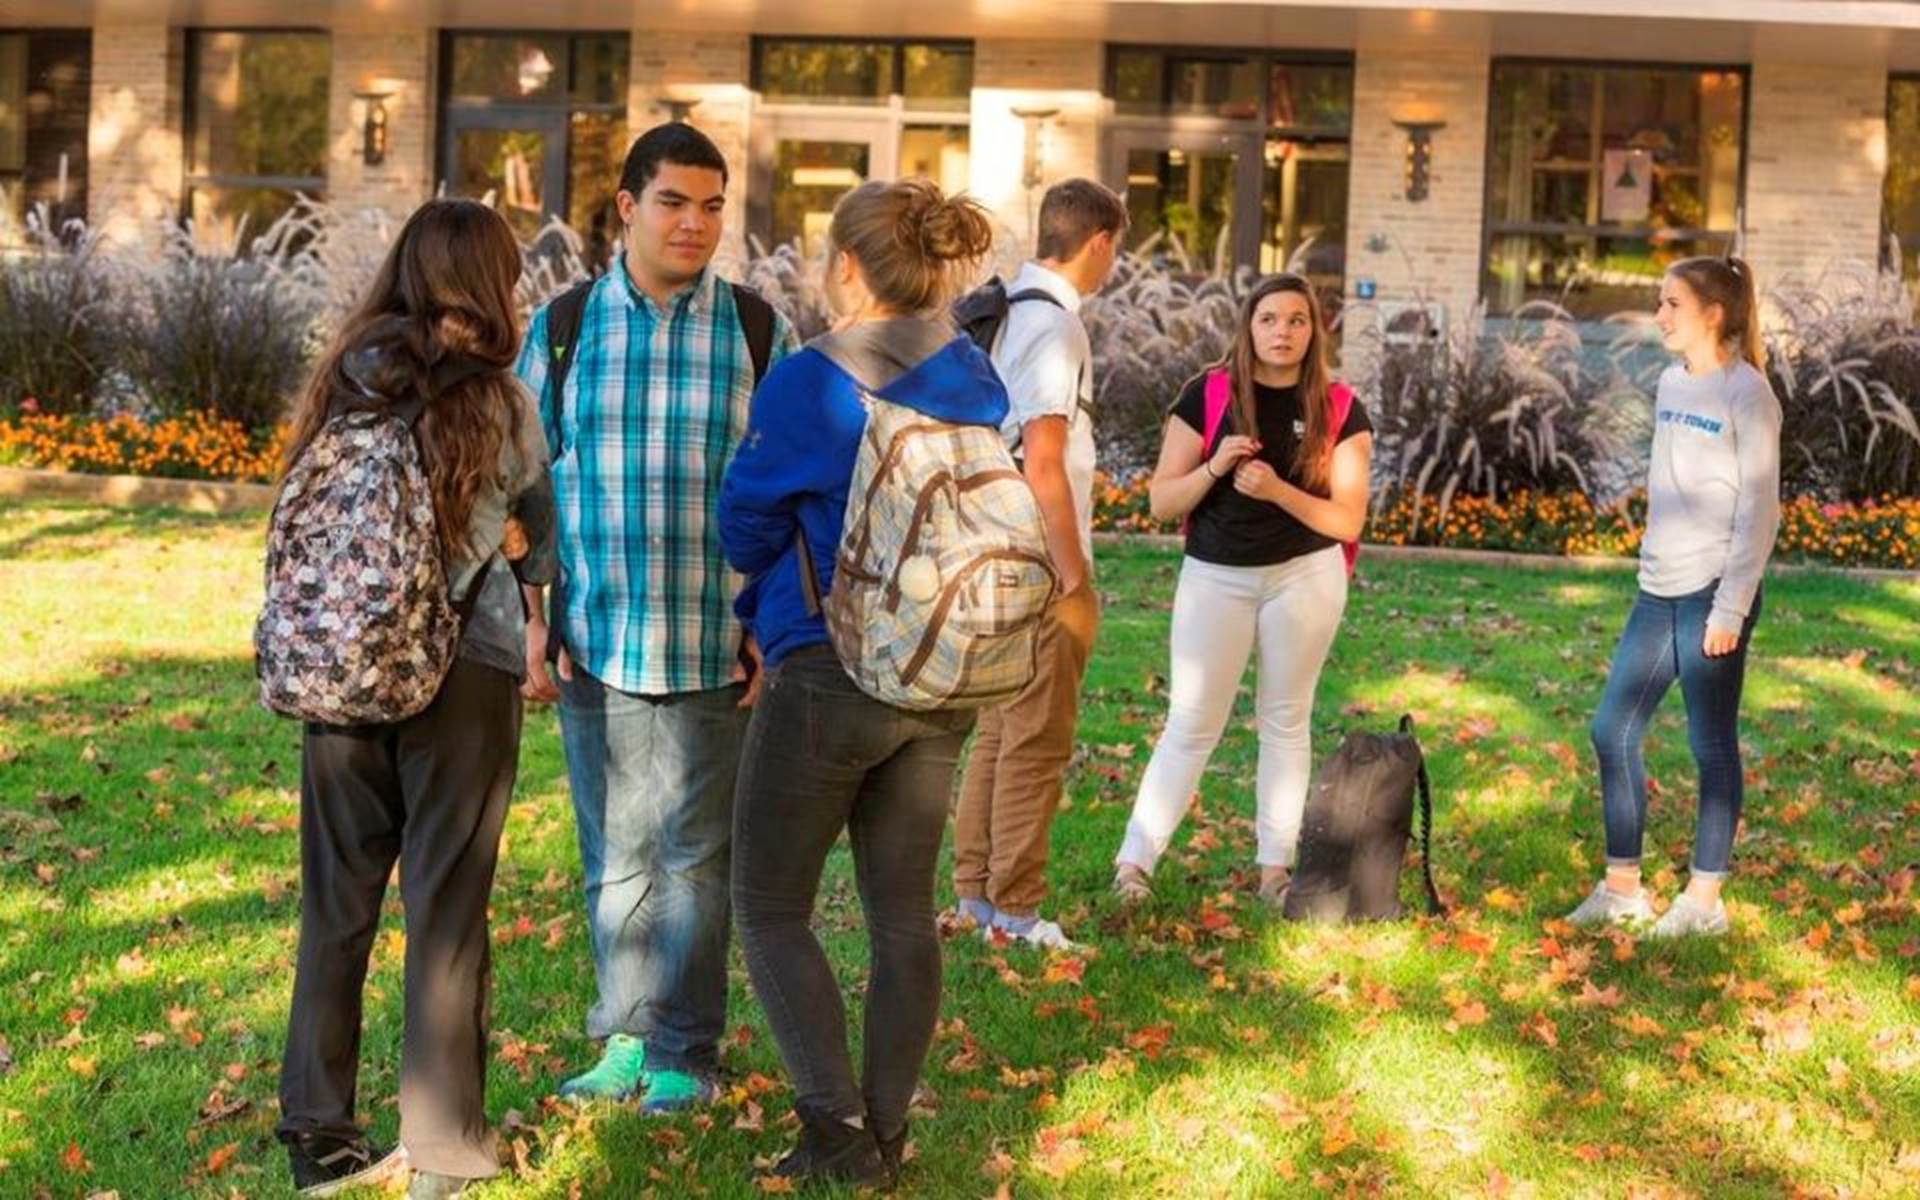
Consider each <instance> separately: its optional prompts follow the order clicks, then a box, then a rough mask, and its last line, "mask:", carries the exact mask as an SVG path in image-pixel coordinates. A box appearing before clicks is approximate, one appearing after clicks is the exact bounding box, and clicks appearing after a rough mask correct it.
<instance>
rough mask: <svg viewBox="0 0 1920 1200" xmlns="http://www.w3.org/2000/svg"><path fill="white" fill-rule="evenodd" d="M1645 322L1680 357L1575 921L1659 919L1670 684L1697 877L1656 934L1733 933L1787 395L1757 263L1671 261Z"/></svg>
mask: <svg viewBox="0 0 1920 1200" xmlns="http://www.w3.org/2000/svg"><path fill="white" fill-rule="evenodd" d="M1654 325H1655V326H1656V327H1657V328H1658V329H1659V331H1660V337H1661V341H1662V342H1663V343H1664V344H1665V346H1666V348H1667V349H1668V350H1669V351H1671V352H1673V353H1674V354H1675V355H1676V356H1678V358H1679V359H1680V361H1679V362H1677V363H1675V364H1674V365H1673V366H1671V367H1669V368H1667V370H1666V372H1665V373H1664V374H1662V375H1661V376H1660V386H1659V390H1658V392H1657V394H1656V396H1655V398H1654V410H1653V416H1654V424H1653V450H1652V453H1651V455H1650V456H1649V462H1648V469H1647V530H1646V534H1645V535H1644V536H1643V537H1642V539H1641V542H1640V581H1639V582H1640V587H1639V592H1638V594H1637V595H1636V596H1635V597H1634V601H1633V606H1632V608H1631V609H1629V610H1628V613H1627V623H1626V628H1625V629H1624V630H1622V631H1621V634H1620V641H1619V644H1618V646H1617V647H1616V648H1615V650H1614V655H1613V665H1612V667H1611V668H1610V669H1609V671H1608V673H1607V685H1606V690H1605V691H1604V692H1603V693H1602V695H1601V697H1600V707H1599V711H1598V712H1596V713H1595V714H1594V718H1593V727H1592V731H1591V732H1592V735H1593V751H1594V756H1595V757H1596V758H1597V759H1598V760H1599V764H1600V803H1601V815H1602V819H1603V824H1604V825H1605V827H1606V841H1607V869H1606V877H1605V878H1604V879H1602V880H1601V881H1600V882H1599V883H1597V884H1595V885H1594V888H1593V891H1592V892H1591V893H1589V894H1588V896H1587V898H1586V899H1585V900H1583V901H1582V902H1581V903H1580V906H1579V907H1578V908H1576V909H1574V910H1573V912H1572V913H1571V914H1569V915H1568V918H1567V919H1568V920H1569V921H1571V922H1572V923H1573V924H1575V925H1602V924H1635V923H1644V922H1654V915H1653V906H1652V904H1651V903H1650V902H1649V901H1648V899H1647V895H1646V892H1645V891H1644V890H1643V889H1642V887H1641V885H1640V851H1641V843H1642V840H1643V838H1644V834H1645V829H1646V821H1647V773H1646V766H1645V764H1644V763H1643V761H1642V759H1641V753H1640V746H1641V742H1642V739H1644V738H1645V737H1646V732H1647V724H1648V722H1650V721H1651V720H1652V719H1653V714H1654V712H1655V711H1657V710H1658V709H1659V707H1660V701H1661V700H1662V699H1663V698H1664V697H1665V696H1666V694H1667V692H1668V690H1669V689H1670V688H1672V686H1673V684H1674V682H1675V681H1676V680H1677V681H1678V682H1679V684H1680V691H1681V693H1682V694H1683V695H1684V696H1685V698H1686V702H1687V741H1688V743H1689V745H1691V746H1692V748H1693V756H1694V762H1695V765H1696V766H1697V767H1698V769H1699V772H1700V787H1699V807H1698V815H1697V816H1696V818H1695V824H1694V837H1693V861H1692V869H1691V871H1690V873H1689V875H1688V878H1687V887H1686V890H1685V891H1684V892H1682V893H1681V894H1680V895H1679V896H1677V897H1675V898H1674V901H1673V903H1672V904H1671V905H1670V906H1669V907H1668V908H1667V911H1666V912H1665V913H1663V914H1661V916H1660V918H1659V920H1658V921H1657V922H1654V923H1653V925H1652V928H1651V929H1650V930H1649V933H1650V934H1651V935H1652V936H1655V937H1680V936H1683V935H1695V934H1697V935H1704V936H1708V937H1716V936H1719V935H1720V934H1723V933H1725V932H1726V931H1727V928H1728V923H1727V910H1726V905H1725V904H1723V903H1722V902H1721V900H1720V888H1721V885H1722V883H1723V882H1724V881H1725V879H1726V874H1727V868H1728V864H1729V863H1730V862H1731V860H1732V855H1733V839H1734V833H1735V832H1736V831H1737V830H1738V829H1739V826H1740V805H1741V800H1742V792H1741V786H1742V777H1741V776H1742V768H1741V763H1740V727H1739V720H1740V691H1741V686H1742V684H1743V682H1744V681H1745V678H1746V669H1747V646H1748V643H1749V642H1750V641H1751V639H1752V636H1753V627H1754V623H1755V622H1756V621H1758V620H1759V619H1760V580H1761V576H1762V575H1764V574H1765V573H1766V568H1767V559H1768V557H1769V556H1770V555H1771V554H1772V552H1773V540H1774V535H1775V534H1776V533H1778V532H1779V529H1780V402H1779V400H1778V399H1776V398H1775V396H1774V394H1773V387H1772V385H1771V384H1770V383H1768V381H1767V376H1766V370H1765V362H1766V360H1765V358H1764V353H1763V351H1762V349H1761V344H1760V314H1759V304H1758V300H1757V296H1756V289H1755V287H1754V280H1753V268H1752V267H1749V266H1748V265H1747V264H1746V263H1745V262H1744V261H1742V260H1741V259H1738V258H1734V257H1731V256H1729V257H1726V258H1713V257H1699V258H1687V259H1682V260H1681V261H1679V262H1677V263H1675V264H1673V265H1672V266H1671V267H1668V268H1667V274H1666V278H1665V279H1663V280H1662V281H1661V283H1660V300H1659V308H1658V309H1657V310H1656V312H1655V314H1654Z"/></svg>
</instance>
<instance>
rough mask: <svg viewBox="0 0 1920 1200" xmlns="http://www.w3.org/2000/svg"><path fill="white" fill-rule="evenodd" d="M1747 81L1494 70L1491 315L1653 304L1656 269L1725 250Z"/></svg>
mask: <svg viewBox="0 0 1920 1200" xmlns="http://www.w3.org/2000/svg"><path fill="white" fill-rule="evenodd" d="M1745 83H1746V81H1745V77H1744V76H1743V75H1741V74H1740V73H1739V72H1736V71H1724V70H1712V69H1705V70H1703V69H1694V68H1665V67H1589V66H1584V65H1573V64H1514V63H1496V64H1494V69H1493V113H1492V131H1493V137H1492V142H1491V144H1490V146H1489V149H1488V156H1489V158H1488V161H1489V174H1490V176H1491V178H1490V179H1489V180H1488V222H1487V229H1488V232H1487V237H1488V241H1487V269H1486V279H1485V281H1484V284H1483V289H1484V294H1485V297H1486V300H1487V304H1488V308H1489V310H1490V311H1492V312H1495V313H1504V312H1512V311H1513V310H1515V309H1516V308H1519V307H1520V306H1521V305H1523V304H1525V303H1528V302H1530V301H1534V300H1550V301H1553V302H1555V303H1559V304H1562V305H1564V306H1565V307H1566V308H1567V309H1568V310H1569V311H1570V312H1572V313H1573V314H1574V315H1575V316H1579V317H1585V318H1601V317H1606V316H1609V315H1611V314H1613V313H1616V312H1621V311H1623V310H1633V309H1647V308H1651V307H1652V305H1653V301H1654V298H1655V296H1656V295H1657V293H1658V290H1659V286H1660V277H1661V275H1662V274H1663V273H1664V272H1665V270H1666V267H1667V264H1669V263H1671V262H1673V261H1674V260H1676V259H1678V258H1683V257H1686V256H1687V255H1691V254H1701V253H1719V252H1722V251H1724V250H1725V249H1726V248H1727V246H1728V244H1729V243H1730V241H1731V239H1732V237H1733V234H1734V232H1735V229H1736V226H1737V224H1738V221H1739V206H1740V156H1741V130H1742V126H1743V124H1744V119H1745V103H1746V87H1745Z"/></svg>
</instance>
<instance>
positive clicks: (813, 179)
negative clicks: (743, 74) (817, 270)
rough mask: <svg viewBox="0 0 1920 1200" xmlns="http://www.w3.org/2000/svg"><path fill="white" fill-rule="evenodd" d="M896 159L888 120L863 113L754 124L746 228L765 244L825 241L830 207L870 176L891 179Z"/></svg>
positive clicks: (814, 245)
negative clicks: (751, 173)
mask: <svg viewBox="0 0 1920 1200" xmlns="http://www.w3.org/2000/svg"><path fill="white" fill-rule="evenodd" d="M898 161H899V154H898V146H897V144H896V142H895V139H894V138H893V136H892V123H891V122H890V121H888V120H886V119H884V118H882V119H880V120H875V119H874V118H872V117H868V116H844V115H839V114H833V115H821V116H815V115H781V116H779V117H775V118H772V119H769V120H766V121H762V122H760V123H759V124H758V125H757V127H756V128H755V130H754V154H753V164H754V178H753V180H752V185H751V187H750V189H749V192H748V194H749V196H750V197H752V199H751V201H750V203H749V208H748V221H749V225H748V227H749V228H750V229H752V230H753V232H754V234H755V235H756V236H757V237H759V238H760V239H761V240H762V242H763V243H764V244H765V246H766V248H767V249H769V250H771V249H773V248H775V247H777V246H786V245H792V246H795V247H796V248H797V249H798V250H799V252H800V253H801V255H802V256H804V257H806V258H809V259H811V258H813V257H815V256H816V255H818V254H820V253H821V252H822V251H823V250H824V249H825V247H826V240H827V230H828V228H829V226H830V225H831V224H832V222H833V206H834V205H835V204H837V203H839V202H840V197H842V196H844V195H846V194H847V193H848V192H850V191H852V190H853V189H854V188H856V187H859V186H860V185H861V184H863V183H865V182H866V181H867V180H869V179H891V178H893V176H894V172H895V170H896V169H897V165H898Z"/></svg>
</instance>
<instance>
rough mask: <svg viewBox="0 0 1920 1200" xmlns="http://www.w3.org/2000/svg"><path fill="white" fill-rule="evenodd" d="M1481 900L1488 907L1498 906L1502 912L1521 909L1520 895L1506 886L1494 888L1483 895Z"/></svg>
mask: <svg viewBox="0 0 1920 1200" xmlns="http://www.w3.org/2000/svg"><path fill="white" fill-rule="evenodd" d="M1481 900H1482V901H1483V902H1484V903H1485V904H1486V906H1487V907H1488V908H1497V909H1499V910H1500V911H1501V912H1519V911H1520V897H1518V896H1516V895H1514V894H1513V893H1512V892H1510V891H1508V890H1507V889H1506V888H1504V887H1497V888H1494V889H1493V890H1492V891H1490V892H1488V893H1487V894H1486V895H1485V896H1483V897H1481Z"/></svg>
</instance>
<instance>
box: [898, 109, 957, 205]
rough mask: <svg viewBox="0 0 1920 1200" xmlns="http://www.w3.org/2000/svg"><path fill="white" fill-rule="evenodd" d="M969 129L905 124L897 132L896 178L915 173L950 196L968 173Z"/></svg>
mask: <svg viewBox="0 0 1920 1200" xmlns="http://www.w3.org/2000/svg"><path fill="white" fill-rule="evenodd" d="M972 162H973V157H972V130H971V129H970V128H969V127H968V126H965V125H909V126H907V127H906V128H905V129H903V130H901V131H900V177H901V178H902V179H910V178H912V177H914V176H919V177H920V178H923V179H931V180H932V181H933V182H935V183H937V184H939V185H940V190H941V191H943V192H946V193H947V194H949V195H951V194H953V193H954V192H960V191H965V190H966V188H967V184H968V180H969V179H970V178H971V176H972Z"/></svg>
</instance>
